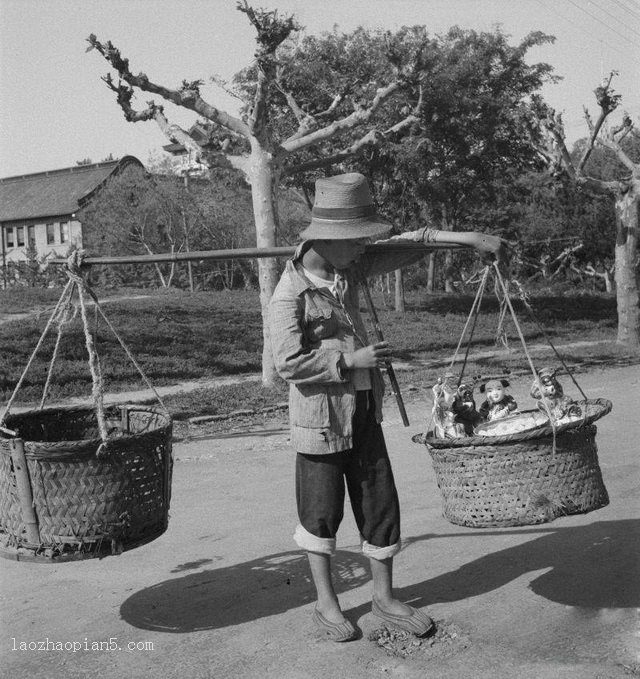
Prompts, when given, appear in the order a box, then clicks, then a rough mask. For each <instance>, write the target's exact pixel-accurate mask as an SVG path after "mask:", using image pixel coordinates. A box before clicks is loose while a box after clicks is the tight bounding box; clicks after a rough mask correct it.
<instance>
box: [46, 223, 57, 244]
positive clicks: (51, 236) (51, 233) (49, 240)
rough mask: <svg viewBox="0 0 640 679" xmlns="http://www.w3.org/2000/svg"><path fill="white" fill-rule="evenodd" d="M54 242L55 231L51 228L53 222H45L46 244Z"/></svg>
mask: <svg viewBox="0 0 640 679" xmlns="http://www.w3.org/2000/svg"><path fill="white" fill-rule="evenodd" d="M55 242H56V233H55V231H54V230H53V224H47V245H51V244H52V243H55Z"/></svg>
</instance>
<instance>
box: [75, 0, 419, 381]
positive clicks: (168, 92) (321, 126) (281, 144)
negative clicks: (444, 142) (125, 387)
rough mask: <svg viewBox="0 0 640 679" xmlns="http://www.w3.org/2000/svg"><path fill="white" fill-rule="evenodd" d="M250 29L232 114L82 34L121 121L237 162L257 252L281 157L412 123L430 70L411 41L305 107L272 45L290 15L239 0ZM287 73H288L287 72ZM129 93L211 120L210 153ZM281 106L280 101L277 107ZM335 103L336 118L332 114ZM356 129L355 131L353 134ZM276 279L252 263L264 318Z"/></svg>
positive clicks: (370, 139) (271, 217)
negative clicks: (381, 66) (250, 65)
mask: <svg viewBox="0 0 640 679" xmlns="http://www.w3.org/2000/svg"><path fill="white" fill-rule="evenodd" d="M238 9H239V10H240V11H241V12H243V13H244V14H245V15H246V16H247V18H248V19H249V21H250V22H251V24H252V25H253V27H254V28H255V30H256V44H257V50H256V53H255V63H256V67H255V84H254V86H253V87H252V88H251V90H250V92H249V93H248V94H247V96H246V98H245V100H244V101H245V108H244V110H243V112H242V114H241V115H240V116H232V115H229V114H228V113H226V112H225V111H222V110H220V109H218V108H216V107H215V106H213V105H211V104H210V103H208V102H206V101H205V100H204V99H203V97H202V96H201V94H200V87H201V85H202V84H203V82H202V81H201V80H197V81H193V82H187V81H183V83H182V85H181V86H180V87H179V88H177V89H171V88H168V87H165V86H163V85H160V84H157V83H155V82H153V81H152V80H151V79H150V78H149V77H148V76H147V75H146V74H144V73H139V74H138V75H134V73H133V72H132V71H131V69H130V67H129V61H128V60H127V59H126V58H123V56H122V55H121V53H120V51H119V50H118V49H117V48H116V47H115V46H114V45H113V44H112V43H111V42H110V41H108V42H101V41H99V40H98V39H97V37H96V36H95V35H91V36H89V38H88V42H89V48H88V49H89V50H91V49H95V50H97V51H98V52H99V53H100V54H101V55H102V56H103V57H104V58H105V59H106V60H107V61H108V62H109V63H110V65H111V66H112V67H113V68H114V69H115V71H116V72H117V74H118V77H119V81H118V82H117V83H116V82H115V81H114V79H113V77H112V76H111V74H108V75H107V76H105V77H104V81H105V82H106V84H107V86H108V87H109V88H110V89H112V90H113V92H114V93H115V94H116V96H117V101H118V104H119V105H120V107H121V108H122V110H123V112H124V115H125V118H126V119H127V120H129V121H131V122H140V121H149V120H153V121H155V122H156V123H157V124H158V126H159V127H160V129H161V130H162V132H163V133H164V134H165V135H166V136H167V137H168V138H169V139H170V140H171V141H173V142H177V143H180V144H182V145H183V146H184V147H185V149H187V150H188V151H191V152H192V153H193V154H194V159H195V160H196V161H198V162H200V163H202V164H204V165H207V166H209V167H213V166H215V165H216V164H219V163H221V162H222V161H223V160H224V159H225V158H226V159H227V161H229V159H231V160H235V161H238V160H239V161H240V162H237V165H238V166H239V167H242V168H243V169H244V171H245V172H246V175H247V178H248V181H249V184H250V185H251V190H252V202H253V212H254V220H255V229H256V245H257V246H258V247H262V248H268V247H273V246H274V245H275V244H276V230H277V227H278V214H277V206H278V188H279V182H280V178H281V177H282V175H283V174H284V173H285V169H286V171H287V172H295V171H297V169H296V168H295V165H292V164H290V163H289V164H288V167H287V168H285V163H286V161H287V160H288V159H289V158H290V157H291V156H293V155H294V154H297V153H301V152H303V151H304V150H306V149H309V148H311V147H317V148H321V147H322V145H323V143H324V142H326V141H327V140H328V139H331V138H334V137H339V136H342V135H345V133H348V135H349V136H348V138H344V137H343V138H344V139H345V141H344V146H343V147H342V148H341V149H340V150H339V151H338V153H337V154H335V155H334V156H333V157H332V158H329V159H327V158H322V159H316V160H315V161H314V162H315V166H316V167H320V166H327V165H330V164H332V163H335V162H337V161H339V160H344V159H346V158H349V157H352V156H353V154H354V153H356V152H357V151H358V150H360V149H362V148H363V147H365V146H367V145H369V144H372V143H376V142H377V140H378V139H379V138H380V137H385V136H388V135H390V134H393V133H397V132H398V131H400V130H401V129H403V128H404V127H407V126H409V125H410V124H412V123H414V122H415V120H416V114H417V111H418V109H417V107H419V105H420V102H421V97H420V90H421V86H420V82H419V76H420V74H421V73H423V72H424V71H425V69H426V68H427V66H428V61H427V60H426V59H425V54H426V53H427V52H428V48H429V42H428V41H422V43H421V42H420V41H419V40H416V41H415V45H414V49H412V51H411V53H410V54H406V52H405V53H403V54H399V53H397V52H394V51H393V49H392V47H393V45H390V49H389V50H388V52H387V59H388V61H389V69H388V77H386V78H385V79H383V80H380V81H378V80H377V79H376V78H374V79H372V80H370V81H368V82H366V83H361V82H358V81H357V79H355V78H350V79H346V80H345V81H344V82H340V83H339V84H340V85H341V87H340V88H339V89H336V90H335V91H333V92H327V93H326V95H327V96H326V100H327V102H328V105H327V106H326V107H325V108H323V109H309V108H305V106H304V104H301V103H300V102H299V101H297V100H296V98H295V97H294V95H293V93H292V92H291V91H290V89H288V87H287V79H286V77H285V76H286V74H285V73H284V72H283V68H282V66H281V64H280V58H279V57H280V55H279V53H278V50H279V48H281V46H282V45H283V43H285V41H286V40H287V39H288V38H289V37H290V36H291V34H292V33H294V32H296V31H297V30H298V29H299V26H298V24H297V23H296V22H295V20H294V19H293V18H292V17H284V16H280V15H279V14H278V12H277V11H266V10H254V9H253V8H251V7H250V6H249V5H248V4H247V2H246V0H243V1H242V2H239V3H238ZM290 75H291V70H290V71H289V76H290ZM411 88H413V95H414V96H413V98H412V105H411V106H409V107H408V108H405V109H403V110H400V111H397V112H396V115H395V116H394V118H393V119H391V118H385V119H384V120H382V121H378V122H377V124H376V121H374V116H375V114H376V113H377V112H378V111H379V110H380V109H381V108H382V107H383V105H384V104H385V103H386V102H388V101H389V100H390V99H391V98H392V97H393V96H394V95H396V94H397V93H399V92H401V91H403V90H405V89H411ZM135 89H138V90H141V91H143V92H148V93H151V94H155V95H158V96H160V97H162V98H164V99H165V100H167V101H170V102H172V103H173V104H176V105H178V106H181V107H184V108H186V109H189V110H191V111H193V112H194V113H195V114H196V115H197V116H200V117H201V118H203V119H205V120H206V121H209V122H211V123H212V124H213V125H214V126H215V133H214V134H212V137H211V139H210V140H209V141H210V142H211V143H210V144H208V147H209V149H211V148H212V147H214V150H213V151H212V150H207V151H206V152H205V151H204V150H203V147H202V145H201V144H199V143H198V142H196V141H195V140H194V139H193V138H192V137H191V136H190V135H189V134H188V132H187V131H185V130H184V129H182V128H180V127H179V126H177V125H175V124H171V123H170V122H169V121H168V119H167V117H166V116H165V113H164V109H163V107H162V106H161V105H159V104H157V103H155V102H154V101H150V102H148V103H147V107H146V108H145V109H143V110H136V109H134V107H133V104H132V98H133V95H134V92H135ZM280 102H284V103H282V104H281V103H280ZM274 104H277V105H284V106H286V107H287V108H288V110H289V112H290V119H291V120H292V121H293V126H292V131H290V130H286V131H285V132H284V134H282V135H279V134H278V129H277V128H276V127H275V126H274V125H273V124H272V106H273V105H274ZM338 108H340V110H341V115H340V116H336V114H335V113H336V110H337V109H338ZM355 131H357V134H356V132H355ZM247 147H248V155H246V154H245V155H244V157H241V158H240V159H238V158H237V157H236V158H234V157H233V152H234V151H238V150H240V151H241V152H242V151H244V150H245V149H246V148H247ZM277 277H278V268H277V262H276V261H275V260H273V259H261V260H260V261H259V279H260V281H259V282H260V300H261V306H262V311H263V317H264V316H265V315H266V313H267V305H268V302H269V299H270V297H271V294H272V292H273V289H274V288H275V285H276V282H277ZM268 332H269V331H268V324H267V323H264V324H263V339H264V349H263V381H264V382H265V383H266V384H269V383H272V382H273V381H274V380H275V376H276V374H275V370H274V367H273V359H272V357H271V352H270V349H269V346H270V342H269V335H268Z"/></svg>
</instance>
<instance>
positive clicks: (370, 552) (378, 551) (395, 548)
mask: <svg viewBox="0 0 640 679" xmlns="http://www.w3.org/2000/svg"><path fill="white" fill-rule="evenodd" d="M401 549H402V542H401V541H400V540H398V542H396V543H395V544H393V545H389V546H388V547H376V546H375V545H371V544H369V543H368V542H367V541H366V540H363V541H362V553H363V554H364V555H365V556H368V557H369V558H370V559H376V561H384V560H385V559H390V558H391V557H392V556H395V555H396V554H397V553H398V552H399V551H400V550H401Z"/></svg>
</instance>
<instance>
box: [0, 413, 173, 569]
mask: <svg viewBox="0 0 640 679" xmlns="http://www.w3.org/2000/svg"><path fill="white" fill-rule="evenodd" d="M105 415H106V421H107V425H108V427H109V441H108V445H107V447H106V448H102V449H101V443H102V441H101V439H100V435H99V430H98V423H97V418H96V414H95V411H94V410H93V409H92V408H87V407H74V408H46V409H42V410H36V411H27V412H24V413H19V414H15V415H10V416H8V417H7V419H6V423H5V427H6V428H7V429H10V430H13V431H14V432H15V433H16V436H10V435H8V434H7V433H0V555H1V556H4V557H8V558H14V559H19V560H36V561H64V560H73V559H86V558H92V557H102V556H107V555H109V554H119V553H120V552H122V551H124V550H128V549H132V548H134V547H138V546H140V545H142V544H145V543H147V542H150V541H151V540H153V539H155V538H157V537H158V536H159V535H161V534H162V533H163V532H164V531H165V530H166V528H167V523H168V512H169V502H170V499H171V474H172V466H173V457H172V452H171V441H172V423H171V419H170V418H169V417H168V416H167V415H166V414H164V413H162V412H160V411H158V410H156V409H154V408H150V407H146V406H138V405H134V406H131V405H130V406H119V407H118V406H112V407H110V408H107V409H106V410H105Z"/></svg>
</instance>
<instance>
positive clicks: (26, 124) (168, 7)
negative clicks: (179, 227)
mask: <svg viewBox="0 0 640 679" xmlns="http://www.w3.org/2000/svg"><path fill="white" fill-rule="evenodd" d="M236 4H237V2H236V0H99V1H95V0H0V177H8V176H15V175H21V174H29V173H33V172H41V171H46V170H53V169H58V168H63V167H71V166H74V165H75V164H76V162H77V161H79V160H82V159H85V158H91V160H92V161H93V162H98V161H100V160H103V159H104V158H106V157H107V156H109V154H113V156H114V157H116V158H118V157H121V156H123V155H127V154H131V155H134V156H136V157H138V158H139V159H140V160H141V161H142V162H143V163H147V162H148V161H149V159H150V157H151V156H156V157H157V156H159V155H160V154H162V146H163V145H164V144H166V143H168V141H167V139H166V138H165V137H164V136H163V134H162V133H161V132H160V129H159V128H158V127H157V125H156V124H155V122H145V123H128V122H126V121H125V119H124V117H123V115H122V112H121V110H120V107H119V106H118V105H117V103H116V101H115V97H114V95H113V93H112V92H110V91H109V90H108V89H107V86H106V85H105V84H104V83H103V82H102V80H101V77H102V76H104V75H105V74H106V73H108V72H109V66H108V64H107V62H106V61H105V60H104V59H103V58H102V57H101V56H100V55H99V53H98V52H96V51H91V52H88V53H87V52H86V48H87V47H88V43H87V42H86V38H87V37H88V36H89V34H90V33H95V34H96V36H97V37H98V39H99V40H101V41H106V40H111V41H112V42H113V43H114V44H115V46H116V47H118V48H119V49H120V50H121V52H122V54H123V56H125V57H127V58H128V59H129V61H130V67H131V70H132V71H133V72H134V73H138V72H140V71H142V72H145V73H146V74H147V75H148V76H149V78H150V79H151V80H153V81H155V82H157V83H160V84H162V85H165V86H168V87H177V86H178V85H179V84H180V82H181V81H182V80H183V79H186V80H197V79H202V80H205V81H207V82H208V81H209V79H210V77H211V76H212V75H214V74H218V75H220V76H222V77H223V78H226V79H229V78H230V77H231V76H232V75H233V74H234V73H235V72H237V71H239V70H240V69H242V68H244V67H245V66H247V65H249V64H250V63H251V59H252V55H253V51H254V40H253V36H254V31H253V28H252V27H251V25H250V24H249V22H248V20H247V17H246V16H245V15H244V14H242V13H241V12H239V11H238V10H237V9H236ZM253 4H254V5H255V6H256V7H264V8H268V9H278V10H279V11H280V12H281V13H284V14H295V16H296V18H297V20H298V22H299V23H300V24H301V25H302V26H304V27H305V31H306V33H308V34H318V33H321V32H323V31H330V30H332V28H333V26H334V25H336V26H337V27H338V29H339V30H341V31H345V32H346V31H351V30H353V29H354V28H356V27H357V26H360V25H362V26H365V27H367V28H385V29H390V30H396V29H398V28H400V27H401V26H403V25H415V24H420V25H424V26H426V27H427V30H428V31H429V32H430V33H431V34H434V35H435V34H438V33H444V32H446V31H447V30H448V29H449V28H450V27H451V26H454V25H458V26H461V27H463V28H472V29H475V30H477V31H485V30H488V31H490V30H493V29H494V28H495V27H496V26H500V28H501V29H502V30H503V31H504V32H505V33H506V34H508V35H509V36H511V37H510V41H511V43H512V44H516V43H518V42H519V41H520V40H522V38H523V37H524V36H525V35H527V34H528V33H529V32H531V31H534V30H540V31H543V32H544V33H548V34H551V35H554V36H555V37H556V41H555V43H554V44H552V45H546V46H542V47H535V48H533V49H531V50H530V51H529V52H528V57H527V60H528V61H529V62H530V63H534V62H538V61H544V62H547V63H550V64H551V65H552V66H553V67H554V69H555V74H556V75H559V76H562V77H563V80H561V81H560V82H559V83H557V84H554V85H547V86H545V88H544V89H543V95H544V97H545V98H546V100H547V101H548V102H549V103H550V104H551V105H552V106H554V107H555V108H556V109H557V110H558V111H562V112H563V114H564V120H565V125H566V131H567V138H568V140H569V142H570V143H573V142H574V141H575V140H576V139H578V138H580V137H584V136H586V135H587V127H586V123H585V121H584V114H583V107H584V106H587V108H589V110H590V111H591V112H592V113H593V114H594V117H595V115H597V107H596V104H595V100H594V96H593V90H594V88H595V87H597V86H598V85H599V84H600V82H601V81H602V79H603V77H606V76H608V74H609V73H610V71H611V70H616V71H618V73H619V75H618V76H617V77H616V78H615V79H614V88H615V90H616V91H617V92H618V93H620V94H622V95H623V100H622V107H621V110H622V109H624V110H626V111H628V113H629V114H631V116H632V118H633V119H634V120H635V121H637V124H638V125H640V0H255V2H254V3H253ZM202 93H203V95H204V98H205V99H206V100H207V101H209V103H211V104H214V105H216V106H219V107H221V108H224V109H226V110H228V111H229V112H230V113H234V112H235V102H234V100H233V99H231V98H229V97H228V96H227V95H225V94H224V93H223V92H222V91H221V90H219V89H218V88H216V87H215V86H213V85H211V84H208V85H207V86H206V87H204V88H203V89H202ZM150 98H151V96H150V95H145V94H144V93H143V94H142V95H141V96H140V97H139V98H138V99H137V106H138V108H144V106H145V102H146V101H147V100H148V99H150ZM156 101H157V102H158V103H159V102H160V100H159V99H157V98H156ZM134 103H135V102H134ZM166 112H167V113H168V115H169V118H170V121H171V122H176V123H178V124H180V125H182V126H184V127H186V128H188V127H189V126H190V125H191V124H192V123H193V122H195V120H196V118H195V117H194V116H193V114H191V113H190V112H188V111H184V110H180V109H177V108H176V107H173V106H172V105H168V106H167V107H166Z"/></svg>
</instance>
